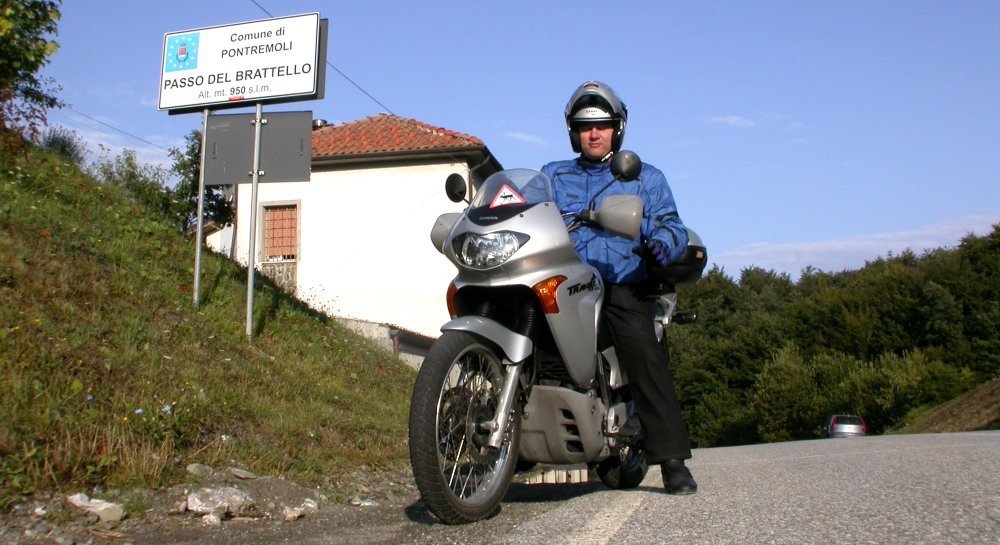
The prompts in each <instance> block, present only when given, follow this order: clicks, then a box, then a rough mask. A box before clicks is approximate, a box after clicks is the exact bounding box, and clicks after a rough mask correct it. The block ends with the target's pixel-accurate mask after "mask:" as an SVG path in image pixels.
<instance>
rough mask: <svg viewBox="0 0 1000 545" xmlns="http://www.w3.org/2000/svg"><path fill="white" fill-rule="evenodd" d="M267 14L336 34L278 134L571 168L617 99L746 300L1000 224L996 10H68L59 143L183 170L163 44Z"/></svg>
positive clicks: (312, 6)
mask: <svg viewBox="0 0 1000 545" xmlns="http://www.w3.org/2000/svg"><path fill="white" fill-rule="evenodd" d="M265 10H266V12H269V13H270V15H273V16H276V17H280V16H287V15H297V14H302V13H309V12H319V13H320V16H321V17H322V18H325V19H328V20H329V24H330V37H329V44H328V48H327V55H328V57H327V58H328V62H329V63H330V64H332V66H333V68H330V67H328V68H327V78H326V96H325V98H324V99H323V100H319V101H308V102H298V103H292V104H285V105H274V106H265V111H278V110H311V111H312V112H313V117H315V118H322V119H326V120H327V121H329V122H331V123H342V122H345V121H353V120H357V119H362V118H365V117H368V116H372V115H377V114H379V113H382V112H388V113H393V114H395V115H398V116H401V117H406V118H412V119H416V120H418V121H421V122H423V123H427V124H430V125H435V126H441V127H445V128H447V129H451V130H455V131H459V132H463V133H467V134H471V135H473V136H476V137H479V138H481V139H482V140H483V141H484V142H485V143H486V145H487V146H488V147H489V148H490V150H491V151H492V152H493V154H494V155H495V156H496V157H497V158H498V159H499V160H500V161H501V163H503V165H504V166H507V167H531V168H538V167H540V166H541V165H542V164H544V163H545V162H547V161H550V160H555V159H565V158H569V157H570V156H571V155H572V152H571V150H570V147H569V141H568V139H567V137H566V133H565V126H564V124H563V120H562V110H563V107H564V106H565V102H566V100H567V99H568V98H569V95H570V94H571V93H572V91H573V89H574V88H575V87H576V86H577V85H579V84H580V83H583V82H584V81H586V80H589V79H596V80H600V81H604V82H606V83H608V84H610V85H611V86H612V87H614V88H615V89H616V90H617V91H618V93H619V94H620V95H621V96H622V98H623V99H624V101H625V102H626V104H627V105H628V108H629V113H630V118H629V125H628V129H627V132H626V136H625V145H624V147H625V148H627V149H632V150H634V151H636V152H637V153H638V154H639V156H640V157H642V159H643V160H644V161H646V162H649V163H652V164H654V165H656V166H657V167H659V168H660V169H661V170H663V172H664V173H665V174H666V175H667V179H668V180H669V181H670V184H671V187H672V188H673V191H674V194H675V197H676V199H677V202H678V207H679V209H680V212H681V216H682V218H683V219H684V221H685V223H687V224H688V225H689V226H690V227H692V228H694V229H695V230H696V231H698V233H699V234H700V235H701V236H702V238H703V239H704V240H705V242H706V243H707V245H708V247H709V256H710V260H711V261H712V262H714V263H717V264H719V265H721V266H723V267H724V268H725V271H726V273H727V274H729V275H731V276H734V277H738V276H739V272H740V270H741V269H742V268H743V267H745V266H748V265H757V266H761V267H764V268H765V269H774V270H776V271H779V272H787V273H789V274H790V275H791V276H792V277H793V278H796V277H797V276H798V273H799V271H800V270H801V269H802V268H803V267H805V266H807V265H812V266H814V267H817V268H819V269H822V270H826V271H839V270H843V269H854V268H859V267H861V266H863V265H864V263H865V261H866V260H871V259H875V258H877V257H879V256H886V255H887V254H889V253H890V252H892V253H898V252H900V251H903V250H905V249H907V248H910V249H913V250H914V251H917V252H920V251H922V250H924V249H929V248H936V247H942V246H954V245H955V244H957V243H958V241H959V239H960V238H961V237H962V236H964V235H965V234H967V233H969V232H974V233H976V234H979V235H983V234H986V233H988V232H989V231H990V229H991V225H992V224H994V223H998V222H1000V2H995V1H990V0H983V1H937V2H925V1H906V2H902V1H877V2H860V1H859V2H854V1H844V2H818V1H805V2H803V1H790V2H782V1H769V2H764V1H759V2H750V1H745V2H736V1H732V2H631V1H627V0H620V1H619V2H606V1H605V2H591V1H576V2H562V1H550V2H538V1H532V2H528V1H519V0H510V1H505V2H489V3H487V2H468V1H467V0H466V1H438V2H403V1H395V2H384V1H378V0H369V1H365V2H336V3H333V2H318V1H312V2H309V1H298V0H287V1H278V0H256V1H251V0H227V1H219V2H204V1H199V2H193V1H186V0H174V1H171V2H144V3H142V4H141V7H137V4H136V3H135V2H128V1H124V0H88V1H85V2H84V1H78V0H70V1H68V2H66V3H65V4H64V5H63V6H62V13H63V17H62V20H61V21H60V23H59V36H58V37H57V41H59V42H60V44H61V49H60V51H59V52H58V53H57V54H56V55H55V57H54V58H53V59H52V62H51V63H50V64H49V65H48V66H47V67H46V68H45V69H44V71H43V75H45V76H50V77H52V78H54V79H55V80H56V81H57V82H58V83H59V84H60V85H62V87H63V91H62V93H61V95H60V96H61V97H62V98H63V100H65V101H66V102H67V103H69V104H70V105H71V107H72V108H71V109H64V110H60V111H54V112H51V115H50V116H49V118H50V121H51V122H53V123H58V124H61V125H64V126H66V127H69V128H71V129H73V130H75V131H77V132H78V133H79V134H80V135H81V136H83V137H84V138H85V139H86V140H87V141H88V142H90V143H91V145H93V146H94V147H95V149H97V146H98V145H101V146H104V147H105V148H107V149H110V150H112V153H115V154H116V153H117V152H118V150H120V149H121V148H122V147H127V148H129V149H132V150H134V151H135V152H136V153H137V155H138V156H139V158H140V160H142V161H144V162H150V163H164V164H168V163H169V157H168V156H167V153H166V151H165V150H164V149H165V148H171V147H178V146H180V145H181V144H182V141H183V138H184V136H185V135H186V134H187V133H189V132H190V131H191V130H194V129H200V127H201V116H200V114H185V115H169V114H167V113H166V112H161V111H159V110H157V108H156V104H157V97H158V86H159V76H160V68H161V57H162V53H163V51H162V50H163V35H164V34H166V33H174V32H179V31H184V30H190V29H197V28H203V27H209V26H217V25H228V24H234V23H241V22H247V21H256V20H260V19H266V18H268V17H269V15H268V13H266V12H265ZM238 111H239V110H238ZM110 127H113V128H114V129H118V131H123V132H124V133H128V134H130V135H134V136H135V137H131V136H127V135H126V134H123V132H118V131H116V130H114V129H112V128H110ZM136 137H137V138H136ZM96 153H97V152H95V155H96ZM92 157H93V156H92ZM442 185H443V184H442ZM374 194H375V195H377V192H376V193H374ZM429 227H430V226H427V228H428V229H429Z"/></svg>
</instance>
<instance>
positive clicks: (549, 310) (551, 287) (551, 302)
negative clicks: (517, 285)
mask: <svg viewBox="0 0 1000 545" xmlns="http://www.w3.org/2000/svg"><path fill="white" fill-rule="evenodd" d="M565 281H566V277H565V276H563V275H561V274H560V275H559V276H553V277H552V278H549V279H547V280H542V281H541V282H539V283H537V284H535V285H534V286H532V287H531V290H532V291H534V292H535V295H537V296H538V301H539V302H540V303H541V304H542V310H543V311H545V314H559V303H557V302H556V290H557V289H559V284H562V283H563V282H565Z"/></svg>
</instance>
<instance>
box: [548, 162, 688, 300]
mask: <svg viewBox="0 0 1000 545" xmlns="http://www.w3.org/2000/svg"><path fill="white" fill-rule="evenodd" d="M542 172H543V173H544V174H545V175H546V176H548V177H549V178H550V179H551V180H552V185H553V187H554V189H555V197H556V204H557V205H558V206H559V209H560V210H561V211H562V212H563V213H568V212H573V213H576V212H580V211H581V210H585V209H586V208H587V207H588V206H590V201H591V200H593V199H594V197H595V195H597V201H596V202H595V205H600V203H601V199H602V198H603V197H604V196H606V195H616V194H628V195H639V196H640V197H642V208H643V213H642V216H643V219H642V227H641V229H640V232H641V238H643V239H651V240H657V241H659V242H660V243H661V244H663V247H664V248H665V249H666V250H667V254H668V255H669V259H670V262H671V263H672V262H674V261H676V260H677V259H678V258H679V257H680V256H681V255H682V254H683V253H684V250H685V248H686V247H687V243H688V235H687V229H685V228H684V223H683V222H681V218H680V216H679V215H678V213H677V205H676V204H675V203H674V195H673V193H671V191H670V185H668V184H667V179H666V177H665V176H664V175H663V173H662V172H660V170H659V169H657V168H656V167H654V166H652V165H650V164H647V163H643V164H642V171H641V172H640V174H639V178H638V179H637V180H635V181H632V182H621V181H617V180H615V179H614V177H613V176H612V175H611V163H610V162H609V161H605V162H603V163H592V162H590V161H587V160H584V159H582V158H578V159H571V160H568V161H555V162H552V163H549V164H547V165H545V166H543V167H542ZM609 184H610V185H609ZM605 186H607V189H604V187H605ZM602 189H603V191H602ZM598 194H599V195H598ZM570 239H571V240H572V241H573V246H574V248H576V251H577V252H578V253H579V254H580V256H581V257H582V258H583V259H584V261H586V262H587V263H589V264H591V265H592V266H594V267H595V268H597V270H598V271H600V273H601V277H602V278H603V279H604V280H605V282H609V283H612V284H636V283H639V282H642V281H643V280H645V278H646V266H645V263H644V262H643V260H642V258H641V257H640V256H639V255H638V254H637V251H641V249H642V248H641V246H642V242H641V240H628V239H626V238H624V237H620V236H616V235H612V234H610V233H607V232H605V231H603V230H601V229H599V228H595V227H591V226H582V227H580V228H578V229H576V230H575V231H573V232H571V233H570Z"/></svg>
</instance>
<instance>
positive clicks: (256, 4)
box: [250, 0, 396, 115]
mask: <svg viewBox="0 0 1000 545" xmlns="http://www.w3.org/2000/svg"><path fill="white" fill-rule="evenodd" d="M250 2H252V3H253V5H255V6H257V7H258V8H260V10H261V11H263V12H264V13H266V14H267V16H268V17H270V18H272V19H273V18H274V15H271V12H270V11H267V10H266V9H264V6H262V5H260V3H259V2H257V0H250ZM326 65H327V66H329V67H330V68H333V69H334V70H335V71H336V72H337V73H338V74H340V77H342V78H344V79H346V80H347V81H348V82H349V83H350V84H351V85H353V86H354V87H355V88H357V90H358V91H361V92H362V93H364V95H365V96H366V97H368V98H370V99H371V100H372V102H374V103H375V104H378V105H379V106H380V107H381V108H382V109H383V110H385V111H386V112H388V113H390V114H392V115H396V114H395V113H394V112H393V111H392V110H390V109H389V107H388V106H386V105H385V104H382V102H381V101H379V99H377V98H375V97H373V96H372V95H371V93H369V92H368V91H365V90H364V88H363V87H361V86H360V85H358V84H357V83H355V82H354V80H352V79H351V78H349V77H347V74H345V73H343V72H341V71H340V69H339V68H337V67H336V66H334V65H333V63H331V62H330V61H326Z"/></svg>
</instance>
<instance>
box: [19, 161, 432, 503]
mask: <svg viewBox="0 0 1000 545" xmlns="http://www.w3.org/2000/svg"><path fill="white" fill-rule="evenodd" d="M193 262H194V243H193V241H191V240H189V239H186V238H184V237H183V236H181V235H180V234H178V233H176V232H175V231H173V230H172V229H171V228H170V227H168V226H167V225H166V224H165V223H163V222H161V221H158V220H157V219H156V218H155V217H154V216H151V215H149V214H147V213H145V212H144V211H143V210H142V209H141V208H140V207H139V206H137V205H135V204H134V203H133V202H132V201H131V200H130V199H129V197H128V196H127V195H126V194H125V193H124V192H123V191H122V189H121V188H120V187H118V186H116V185H113V184H106V183H102V182H101V181H99V180H95V179H93V178H91V177H89V176H88V175H86V174H84V173H82V172H81V171H80V170H79V169H78V168H77V167H76V166H75V165H73V164H70V163H67V162H66V161H65V160H63V159H62V158H60V157H59V156H56V155H52V154H48V153H44V152H39V151H32V152H30V153H29V154H28V155H26V156H19V157H10V156H3V157H0V392H2V396H0V506H2V505H7V504H10V503H11V502H13V501H16V499H17V498H18V497H19V496H21V495H23V494H28V493H31V492H35V491H41V490H59V491H65V492H74V491H78V490H80V489H83V488H86V487H89V486H93V485H96V484H102V485H105V486H114V487H120V488H136V487H158V486H165V485H169V484H173V483H176V482H181V481H183V480H184V478H185V475H184V467H185V466H186V465H187V464H189V463H192V462H200V463H205V464H209V465H224V466H231V465H235V466H240V467H243V468H246V469H249V470H251V471H254V472H257V473H260V474H269V475H278V476H285V477H288V478H292V479H294V480H296V481H299V482H304V483H309V484H315V485H316V486H319V487H320V488H325V489H326V490H327V491H328V492H329V493H331V494H332V495H333V496H334V497H336V495H337V491H336V490H334V488H335V487H336V484H335V483H337V482H338V480H342V479H343V477H344V475H345V474H349V473H351V472H353V471H355V470H357V469H358V468H360V467H362V466H364V467H367V468H370V469H379V468H396V467H397V466H399V465H401V464H405V463H406V460H407V458H406V431H407V430H406V415H407V411H408V403H409V392H410V388H411V386H412V383H413V371H412V370H411V369H410V368H409V367H407V366H405V365H403V364H402V363H401V362H399V360H397V359H396V358H394V357H393V356H392V355H390V354H388V353H386V352H385V351H384V350H382V349H380V348H378V347H377V346H375V345H374V344H373V343H371V342H368V341H366V340H364V339H362V338H360V337H358V336H356V335H354V334H353V333H352V332H350V331H349V330H347V329H345V328H343V327H341V326H339V325H338V324H337V323H336V322H335V321H333V320H332V319H329V318H327V317H325V316H323V315H322V314H320V313H317V312H314V311H312V310H310V309H309V308H308V306H307V305H305V304H304V303H302V302H301V301H298V300H295V299H294V298H292V297H290V296H288V295H287V294H285V293H284V292H282V291H281V290H279V289H278V288H276V287H275V286H274V285H273V284H272V283H270V282H269V281H268V280H267V279H266V278H263V277H258V279H257V280H256V281H255V287H256V292H255V310H256V312H255V316H254V324H255V334H254V338H253V343H252V345H251V344H250V343H249V342H248V340H247V338H246V335H245V327H246V326H245V312H246V269H241V268H240V267H239V266H238V265H236V264H235V263H233V262H231V261H229V260H227V259H225V258H222V257H221V256H217V255H214V254H211V253H206V254H203V260H202V279H201V284H202V293H201V305H200V308H198V309H197V310H196V309H194V306H193V302H192V293H191V288H192V284H193V274H194V273H193Z"/></svg>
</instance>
